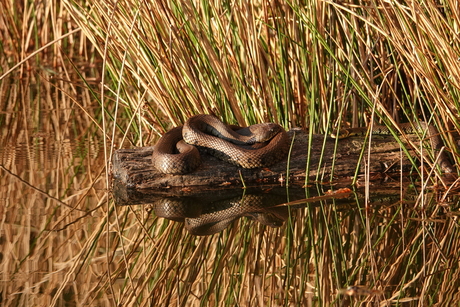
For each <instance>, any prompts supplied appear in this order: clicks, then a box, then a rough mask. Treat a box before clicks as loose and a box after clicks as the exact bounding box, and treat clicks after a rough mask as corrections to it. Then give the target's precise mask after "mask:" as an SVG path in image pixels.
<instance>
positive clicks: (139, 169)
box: [113, 130, 418, 189]
mask: <svg viewBox="0 0 460 307" xmlns="http://www.w3.org/2000/svg"><path fill="white" fill-rule="evenodd" d="M289 136H290V138H291V140H292V139H293V140H294V141H293V146H292V151H291V153H290V157H289V160H287V159H285V160H284V161H282V162H280V163H278V164H276V165H273V166H271V167H270V168H260V169H250V170H248V169H243V168H240V167H237V166H234V165H231V164H228V163H225V162H222V161H220V160H218V159H216V158H214V157H212V156H210V155H207V154H205V153H204V154H202V161H203V164H202V165H201V166H200V167H199V168H198V169H197V170H196V171H194V172H192V173H189V174H185V175H168V174H163V173H160V172H158V171H157V170H156V169H155V168H154V167H153V165H152V162H151V156H152V152H153V146H152V147H142V148H134V149H120V150H117V151H116V152H115V154H114V157H113V176H114V178H115V179H116V180H118V182H119V183H120V184H123V185H125V187H126V188H135V189H168V188H170V187H196V186H213V187H218V186H225V185H232V186H242V180H244V183H245V184H253V183H258V184H274V183H282V184H284V183H285V182H286V180H287V179H288V180H289V183H290V184H291V183H300V184H301V183H303V182H304V181H305V179H306V177H308V178H309V179H310V180H316V181H322V182H330V181H332V179H334V178H344V177H349V176H353V175H354V174H355V173H356V168H357V165H359V167H360V172H361V173H362V172H363V170H364V167H363V166H364V165H365V163H366V164H367V167H369V171H370V172H371V173H383V172H386V171H388V170H389V169H390V170H391V171H393V172H394V171H401V170H403V171H408V170H410V169H411V167H412V164H411V162H410V160H409V159H408V158H407V156H406V154H405V153H402V149H401V147H400V145H399V143H398V142H397V141H396V140H395V139H394V138H393V137H392V136H380V135H373V136H372V146H371V151H370V153H371V155H370V159H368V158H367V153H368V151H367V142H366V140H365V138H363V137H350V138H347V139H342V140H336V139H333V138H330V137H325V136H324V135H313V137H312V139H311V143H310V141H309V136H308V132H306V131H302V130H291V131H289ZM411 140H412V141H414V142H418V141H417V139H416V136H413V139H411ZM336 145H337V148H336ZM363 148H365V150H364V158H363V159H361V160H360V156H361V153H362V152H363ZM411 155H414V153H413V152H411ZM307 161H309V163H308V166H307ZM307 167H308V172H307V171H306V170H307ZM288 168H289V172H288V171H287V169H288ZM307 174H308V175H307ZM332 175H333V176H332ZM287 177H289V178H287Z"/></svg>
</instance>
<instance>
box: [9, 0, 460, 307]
mask: <svg viewBox="0 0 460 307" xmlns="http://www.w3.org/2000/svg"><path fill="white" fill-rule="evenodd" d="M113 5H116V7H114V6H113ZM0 6H1V7H0V8H1V9H2V12H4V13H3V14H2V15H0V31H1V32H0V35H1V36H0V38H1V40H0V55H1V58H0V64H1V68H0V69H1V75H2V76H4V77H3V79H2V80H1V81H0V91H1V92H0V97H1V98H2V101H1V103H0V105H1V106H2V110H1V111H2V113H1V114H0V125H3V124H5V126H2V135H3V136H5V138H6V137H8V138H9V139H10V138H17V139H18V140H20V141H23V142H24V143H27V141H28V139H29V138H28V136H24V135H22V134H21V133H20V131H22V130H21V129H18V128H17V122H12V121H11V120H10V119H9V117H8V114H9V112H11V110H23V112H24V117H23V118H21V122H22V123H25V124H27V125H31V126H33V127H32V128H33V129H34V128H38V127H40V128H42V129H43V127H45V129H44V131H39V132H41V133H47V134H48V133H49V134H56V135H58V136H59V137H57V138H56V139H57V140H59V141H60V143H58V144H60V146H61V145H62V146H63V147H65V146H66V145H65V144H66V142H67V141H66V140H68V139H69V138H82V139H84V138H88V139H90V140H93V139H95V140H94V141H93V142H90V144H91V146H92V149H91V151H90V150H88V151H86V152H85V151H84V152H81V153H79V155H78V156H77V157H76V158H75V157H74V156H73V155H72V156H70V153H73V151H74V150H75V149H74V148H65V152H66V153H67V155H62V156H59V157H58V158H57V159H56V160H57V161H54V160H53V164H51V163H50V161H49V160H47V157H45V156H44V154H43V153H38V154H37V153H33V152H32V153H30V152H28V151H26V150H25V152H27V153H28V154H30V155H31V156H33V157H37V158H38V159H37V160H32V161H35V162H34V164H33V165H32V169H27V168H26V165H17V164H15V163H14V161H12V160H4V161H2V162H1V166H2V169H0V173H1V176H2V178H4V179H3V180H4V181H2V186H5V187H7V188H5V191H4V192H5V193H3V191H2V195H6V196H2V198H1V199H2V201H3V199H8V203H7V201H5V203H4V205H3V206H2V209H3V210H2V226H1V230H2V239H1V242H2V244H3V247H4V248H3V249H2V253H3V258H2V259H3V260H2V262H1V265H2V270H0V271H1V272H2V281H3V282H2V291H1V293H2V303H3V304H4V305H5V306H17V305H51V306H53V305H65V304H66V302H68V301H70V302H72V303H75V304H77V305H98V306H104V305H106V306H114V305H117V304H118V305H142V306H147V305H155V306H170V305H190V306H208V305H215V306H234V305H237V304H243V303H246V304H248V305H250V306H291V305H300V306H309V305H315V306H327V305H330V304H332V303H337V304H340V303H343V304H344V305H347V304H348V305H355V306H359V305H360V304H361V303H362V302H364V303H378V302H381V303H382V304H384V305H385V304H397V303H398V302H399V303H402V302H409V303H406V304H410V305H411V306H426V305H430V304H434V303H437V302H441V301H442V303H443V304H445V305H449V304H455V303H458V301H459V300H460V299H459V297H458V294H457V293H458V291H457V290H458V282H456V279H457V278H456V275H457V274H458V270H459V268H458V266H459V261H458V260H459V259H458V255H457V251H458V249H459V246H458V244H459V240H458V236H459V234H458V225H457V224H458V223H457V215H458V214H457V213H456V211H457V210H458V205H457V200H456V199H453V200H452V199H451V198H447V200H448V201H451V200H452V201H453V202H442V201H440V200H439V199H435V195H436V193H430V192H429V191H428V193H427V194H424V193H421V194H418V193H415V196H417V195H423V197H424V198H418V199H416V200H412V199H411V200H410V201H405V202H400V201H399V200H386V199H384V200H382V203H380V200H376V199H371V200H372V203H368V202H366V200H368V199H369V198H366V197H368V196H369V195H367V196H366V197H363V195H358V194H356V201H355V202H354V203H352V204H351V205H350V204H349V205H348V206H347V207H343V205H342V204H340V203H338V202H337V201H324V202H322V203H320V204H318V205H308V206H307V207H305V208H300V209H295V210H292V212H291V217H290V220H289V221H288V222H287V223H286V225H285V226H284V227H283V228H280V229H271V228H267V227H264V226H261V225H257V224H255V223H254V222H252V221H250V220H248V219H242V220H240V221H238V222H235V223H234V225H232V227H230V228H228V229H226V230H225V231H223V232H222V233H220V234H216V235H213V236H211V237H195V236H192V235H190V234H188V233H187V232H186V231H185V230H184V229H183V226H182V225H181V224H177V223H172V222H168V221H165V220H164V219H160V218H152V216H151V214H150V213H149V212H147V211H146V210H144V209H145V208H143V207H134V206H133V207H123V208H120V207H115V206H114V204H113V201H112V200H111V199H110V197H109V194H106V193H105V191H104V190H103V188H104V187H108V184H109V181H108V179H109V178H105V176H104V175H103V174H104V172H105V168H104V165H107V164H108V162H109V159H110V152H111V151H113V150H114V149H116V148H117V146H133V145H145V144H150V142H151V141H152V139H154V138H155V137H156V136H157V135H159V134H161V133H163V132H164V131H166V130H168V129H169V128H170V127H172V126H175V125H179V124H181V123H182V122H183V121H184V120H185V119H186V118H188V117H189V116H190V115H193V114H196V113H209V112H214V113H216V114H217V115H218V116H220V117H221V118H222V119H224V120H225V121H227V122H231V123H239V124H251V123H256V122H262V121H275V122H279V123H281V124H283V125H284V126H285V127H286V128H290V127H295V126H301V127H304V128H308V129H310V132H311V134H313V133H325V134H327V133H329V131H330V130H331V128H332V127H333V126H335V125H336V124H339V123H340V124H341V125H352V126H358V125H359V126H367V125H368V124H370V123H371V122H375V123H377V122H383V123H385V124H387V125H389V126H392V127H394V126H396V124H397V123H398V122H400V121H401V122H404V121H412V122H414V121H417V120H421V121H425V122H430V123H432V124H434V125H435V126H436V127H437V128H438V130H439V132H440V133H441V136H442V137H443V139H444V140H445V143H446V146H447V147H448V148H449V150H450V151H454V152H455V151H456V144H455V139H456V138H457V134H456V133H457V131H458V128H459V123H458V118H457V117H458V107H459V106H458V103H459V102H458V101H459V99H458V98H459V93H458V89H459V84H458V82H459V80H458V78H457V76H458V75H460V74H459V65H460V62H459V61H458V56H459V42H458V39H457V36H458V33H457V32H458V30H457V28H458V24H459V20H458V18H459V16H458V14H456V12H457V4H456V3H455V2H453V1H452V2H450V1H447V2H444V3H443V4H442V6H441V5H440V4H439V3H436V2H433V1H424V2H423V3H422V2H412V3H411V6H407V5H405V4H401V3H398V2H392V3H391V4H390V3H387V2H376V1H374V2H356V3H353V4H351V3H336V2H327V1H326V2H324V1H323V2H317V1H305V2H300V1H294V2H289V3H287V2H266V1H260V2H258V1H255V2H254V1H253V2H250V3H249V2H226V1H224V2H217V1H210V2H209V1H202V2H199V1H149V2H137V1H126V0H121V1H115V2H110V1H99V0H96V1H93V2H86V1H64V2H63V3H61V2H51V3H50V4H49V5H36V3H32V2H27V1H26V2H21V4H20V5H19V4H18V5H13V6H12V5H11V3H9V2H7V1H0ZM76 24H77V25H78V26H79V27H81V29H82V32H83V33H84V35H81V34H79V33H78V32H77V30H75V33H72V34H71V35H68V33H71V32H72V31H74V29H77V26H76ZM66 35H68V36H66ZM88 41H90V42H91V44H89V43H88ZM47 44H49V46H47ZM45 46H46V47H45ZM41 48H43V49H41ZM35 51H37V52H36V53H34V52H35ZM96 52H97V55H96V56H95V55H94V54H95V53H96ZM31 55H32V56H31ZM99 56H102V57H103V61H104V66H103V67H105V68H106V70H107V71H106V72H100V71H98V70H96V71H94V70H91V71H89V70H88V69H87V68H88V66H93V67H95V68H98V69H99V68H102V67H101V66H100V65H99V63H98V62H97V61H95V60H97V58H98V57H99ZM27 57H30V59H29V60H27V61H25V62H24V63H23V64H21V65H18V68H14V69H13V70H12V71H11V72H9V73H8V75H4V74H5V73H6V72H8V70H9V69H10V68H11V67H14V65H16V64H18V63H21V61H24V59H26V58H27ZM76 57H77V58H79V57H82V59H81V60H80V61H78V60H76V59H75V58H76ZM70 60H72V61H73V65H70V64H69V63H68V61H70ZM93 61H94V62H93ZM88 64H90V65H88ZM73 70H77V71H78V74H79V75H78V76H76V75H74V74H73V72H72V71H73ZM106 73H107V74H106ZM101 74H102V76H104V78H105V79H104V84H103V85H102V86H101V85H100V84H99V81H100V80H101ZM10 77H15V78H19V77H25V78H29V79H27V80H29V82H30V83H28V82H25V83H16V81H15V80H14V79H10ZM33 84H36V86H34V85H33ZM101 89H103V90H102V91H101ZM95 96H97V97H95ZM43 97H45V99H42V98H43ZM5 101H8V102H7V103H4V102H5ZM101 108H104V110H102V111H101ZM75 109H77V110H78V111H77V112H75ZM44 110H47V112H44ZM57 110H59V111H62V113H61V112H58V111H57ZM66 110H69V111H68V112H67V111H66ZM71 110H73V111H71ZM21 114H23V113H21ZM29 115H30V116H29ZM44 115H46V116H44ZM61 116H62V117H61ZM5 127H6V128H5ZM3 133H5V134H3ZM106 137H107V139H108V140H109V142H107V143H105V148H104V149H103V150H105V153H107V156H106V158H105V163H103V162H102V161H103V159H102V157H101V156H100V153H101V151H100V150H99V149H98V148H95V147H98V146H100V144H101V143H102V139H105V138H106ZM123 138H126V139H127V140H128V141H129V142H126V141H124V139H123ZM421 138H423V136H421ZM36 139H37V142H39V141H40V139H39V138H38V137H37V138H36ZM402 139H403V138H402ZM110 141H112V142H110ZM414 146H415V147H417V144H414ZM91 152H97V153H99V154H96V155H95V156H91V155H90V153H91ZM35 154H37V156H34V155H35ZM453 158H454V159H457V157H456V156H454V157H453ZM363 159H366V153H365V152H363ZM54 163H55V164H54ZM38 164H39V165H38ZM3 167H4V168H3ZM82 169H84V170H85V174H83V175H82V174H81V173H82ZM7 170H8V171H7ZM19 179H22V180H25V181H26V182H27V183H29V184H30V185H27V184H25V183H24V182H21V180H19ZM10 181H11V182H12V183H10ZM102 181H104V182H105V183H103V182H102ZM368 184H369V183H368ZM30 186H33V187H35V188H36V189H31V188H30ZM37 189H40V190H43V191H46V193H45V194H44V193H41V192H38V191H37ZM317 189H318V190H319V192H320V193H325V192H326V191H325V190H326V188H325V187H318V188H317ZM368 189H374V190H375V189H378V187H375V186H374V187H372V186H371V187H369V186H368ZM358 192H359V193H361V191H358ZM418 192H420V191H418ZM422 192H426V191H425V189H424V190H423V191H422ZM306 193H307V194H308V193H309V191H306ZM47 194H49V195H51V196H52V197H47ZM406 195H410V194H406V191H402V188H401V196H400V198H401V199H403V198H404V197H406ZM430 197H432V198H433V199H430ZM53 198H54V199H53ZM363 199H364V200H363ZM58 200H60V201H61V202H64V203H66V204H68V205H69V206H71V207H75V209H71V208H69V207H68V206H65V205H62V204H60V203H59V201H58ZM18 204H20V205H18ZM31 211H33V212H34V214H30V212H31ZM36 211H38V212H36ZM350 285H363V286H366V287H368V288H369V289H376V290H378V291H379V292H378V293H381V294H379V295H376V296H363V297H352V298H350V297H346V296H344V295H343V294H341V293H340V291H339V290H340V289H345V288H347V287H348V286H350ZM69 298H70V299H69Z"/></svg>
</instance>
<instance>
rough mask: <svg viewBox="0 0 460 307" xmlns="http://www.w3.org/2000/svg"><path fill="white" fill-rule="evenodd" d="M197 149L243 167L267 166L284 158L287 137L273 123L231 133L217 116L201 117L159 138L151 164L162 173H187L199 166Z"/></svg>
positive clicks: (202, 115) (189, 120) (193, 118)
mask: <svg viewBox="0 0 460 307" xmlns="http://www.w3.org/2000/svg"><path fill="white" fill-rule="evenodd" d="M182 139H183V140H182ZM197 148H199V149H201V150H204V151H206V152H208V153H210V154H212V155H214V156H215V157H217V158H219V159H221V160H223V161H225V162H228V163H231V164H234V165H237V166H241V167H243V168H258V167H266V166H270V165H273V164H275V163H276V162H279V161H281V160H282V159H284V158H285V156H286V154H287V150H288V136H287V134H286V131H285V130H284V129H283V128H282V127H281V126H279V125H277V124H274V123H266V124H258V125H252V126H250V127H247V128H242V129H239V130H237V131H233V130H232V129H230V128H229V127H228V126H227V125H225V124H224V123H222V122H221V121H220V120H219V119H217V118H216V117H214V116H212V115H205V114H201V115H196V116H193V117H191V118H190V119H188V120H187V122H186V123H185V124H184V126H181V127H176V128H174V129H172V130H170V131H169V132H167V133H166V134H165V135H164V136H163V137H161V138H160V140H159V141H158V143H157V144H156V145H155V149H154V152H153V155H152V162H153V164H154V166H155V167H156V168H157V169H158V170H159V171H161V172H163V173H167V174H185V173H189V172H191V171H193V170H194V169H196V168H197V167H198V166H199V165H200V163H201V159H200V155H199V153H198V150H197Z"/></svg>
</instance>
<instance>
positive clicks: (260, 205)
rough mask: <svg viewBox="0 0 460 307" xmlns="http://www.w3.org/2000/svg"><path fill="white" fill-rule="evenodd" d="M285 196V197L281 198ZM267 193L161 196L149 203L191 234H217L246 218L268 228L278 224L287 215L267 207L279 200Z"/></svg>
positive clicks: (156, 210)
mask: <svg viewBox="0 0 460 307" xmlns="http://www.w3.org/2000/svg"><path fill="white" fill-rule="evenodd" d="M284 199H285V198H284ZM282 202H283V200H280V197H279V196H277V195H271V194H247V195H244V196H241V195H239V196H234V197H230V198H223V199H218V200H215V201H211V202H206V201H203V200H202V199H199V200H198V199H187V198H186V197H182V198H178V197H164V198H160V199H158V200H156V201H155V202H153V206H152V207H153V210H154V212H155V215H156V216H159V217H163V218H166V219H169V220H173V221H177V222H182V223H184V226H185V229H187V231H188V232H190V233H191V234H193V235H199V236H205V235H211V234H214V233H218V232H220V231H222V230H224V229H225V228H227V227H228V226H229V225H230V224H231V223H232V222H233V221H235V220H237V219H239V218H241V217H247V218H250V219H252V220H254V221H256V222H258V223H260V224H263V225H266V226H270V227H272V228H277V227H281V226H282V225H283V223H284V221H285V220H287V218H288V217H289V213H288V208H287V207H271V205H275V204H279V203H282Z"/></svg>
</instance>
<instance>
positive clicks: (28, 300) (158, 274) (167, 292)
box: [0, 80, 460, 306]
mask: <svg viewBox="0 0 460 307" xmlns="http://www.w3.org/2000/svg"><path fill="white" fill-rule="evenodd" d="M66 90H68V91H71V89H70V88H67V89H66ZM2 91H4V93H2V97H8V100H6V101H5V100H2V101H1V109H0V163H1V169H0V178H1V179H0V189H1V192H0V195H1V196H0V213H1V215H0V216H1V217H0V220H1V222H0V244H1V254H0V265H1V267H2V269H1V272H2V273H1V274H2V279H1V283H0V286H1V290H0V298H1V303H2V305H3V306H36V305H40V306H67V305H69V306H82V305H91V306H115V305H116V304H119V305H120V306H128V305H138V303H139V302H141V303H139V305H151V306H169V305H178V306H179V305H180V306H208V305H209V306H328V305H331V304H333V305H339V306H349V305H356V306H358V305H361V304H369V305H372V306H380V305H382V306H389V305H391V306H393V305H401V306H426V305H430V304H434V303H435V302H441V303H440V304H441V305H443V306H447V305H450V304H457V303H458V302H459V301H460V300H459V291H458V289H459V287H460V278H458V276H459V275H460V270H459V263H460V261H459V260H460V259H459V256H460V255H459V252H458V251H459V250H460V244H459V243H460V237H459V223H458V207H459V206H458V198H457V195H455V193H454V194H452V195H449V196H446V197H444V194H443V192H442V191H441V192H437V191H436V189H434V188H433V182H431V181H429V182H428V184H427V186H426V187H424V188H422V187H421V184H420V182H419V181H418V180H414V182H412V183H411V182H410V181H409V182H406V183H404V184H403V185H402V186H401V185H400V184H399V181H398V180H399V179H398V177H396V179H389V178H388V179H387V180H386V182H385V181H383V180H380V181H377V182H375V181H374V182H372V184H371V185H370V186H369V190H368V191H366V189H365V187H364V186H361V187H360V188H353V187H352V186H348V188H350V191H349V192H347V194H346V197H342V196H344V195H342V196H340V197H329V198H328V197H325V198H321V197H322V196H324V195H327V194H328V193H330V191H329V190H331V191H334V190H336V189H337V187H336V186H334V185H329V186H321V185H318V186H317V185H312V186H309V187H308V188H303V187H301V185H300V186H297V187H290V188H289V189H287V188H286V187H284V186H276V187H273V186H270V187H268V186H259V187H252V188H250V189H247V190H243V189H241V188H233V189H230V188H225V189H223V190H219V191H217V190H206V189H202V190H201V194H200V193H198V194H193V195H192V194H190V193H188V192H187V191H186V190H181V191H175V192H173V191H172V190H171V191H170V192H169V195H165V192H164V191H160V192H161V193H159V191H138V190H129V189H126V187H121V188H119V190H116V192H115V193H114V194H111V193H109V192H108V190H107V186H108V185H107V182H110V181H108V180H109V178H107V177H106V170H105V165H106V163H105V161H104V146H103V139H102V135H103V134H102V131H101V129H100V128H99V127H98V126H97V125H96V124H94V122H93V121H92V120H91V117H92V118H94V119H96V120H97V121H98V122H100V110H99V107H98V105H97V103H96V102H94V101H91V100H88V98H84V97H89V96H85V93H84V92H75V94H74V95H65V94H64V92H65V91H63V90H58V89H56V88H54V87H49V86H48V87H46V86H44V85H43V84H36V83H33V82H30V81H29V83H28V82H27V80H25V81H21V82H19V81H17V82H16V83H12V86H11V87H9V88H7V89H6V88H2ZM75 101H78V102H79V104H80V105H82V107H80V106H78V105H77V104H75ZM120 123H121V124H123V123H124V121H122V120H121V121H120ZM121 136H122V135H121V133H120V135H116V136H115V137H116V138H117V140H116V141H119V140H120V139H121ZM107 152H109V150H107ZM360 182H361V183H362V182H364V181H363V180H360ZM159 194H161V195H159ZM166 194H168V193H166ZM160 196H161V197H160ZM318 197H319V198H318ZM165 199H166V201H165ZM184 199H185V200H184ZM305 199H307V200H305ZM171 200H173V201H178V200H180V202H171ZM223 200H227V201H226V202H223ZM242 201H243V202H242ZM247 201H249V202H247ZM259 201H260V202H261V203H260V204H259V203H257V205H256V202H259ZM211 207H212V208H211ZM248 208H249V209H248ZM169 210H179V214H177V211H173V212H174V213H173V214H172V215H170V211H169ZM219 212H220V213H219ZM235 212H236V213H235ZM168 214H169V215H168ZM203 214H204V215H205V218H206V219H208V220H207V222H209V223H211V226H203V225H202V224H199V225H198V226H196V228H193V227H195V226H194V225H195V224H194V223H196V222H199V223H201V222H202V221H203ZM232 214H233V215H232ZM216 215H220V216H223V217H224V220H216V219H215V216H216ZM197 219H198V221H197ZM215 225H217V228H215V227H214V226H215ZM213 227H214V228H213ZM209 229H211V230H212V231H211V232H209V233H203V230H206V231H208V230H209ZM197 234H198V235H199V236H196V235H197ZM136 302H137V303H136Z"/></svg>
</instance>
